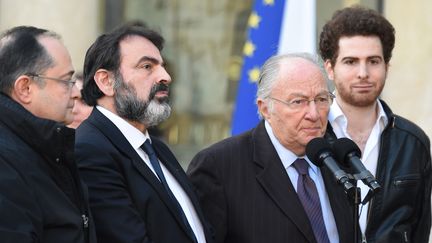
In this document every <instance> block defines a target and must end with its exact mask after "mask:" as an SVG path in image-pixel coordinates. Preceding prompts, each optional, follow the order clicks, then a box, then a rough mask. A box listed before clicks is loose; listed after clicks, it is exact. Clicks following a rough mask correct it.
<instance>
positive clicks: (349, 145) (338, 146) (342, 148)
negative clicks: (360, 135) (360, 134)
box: [333, 138, 361, 165]
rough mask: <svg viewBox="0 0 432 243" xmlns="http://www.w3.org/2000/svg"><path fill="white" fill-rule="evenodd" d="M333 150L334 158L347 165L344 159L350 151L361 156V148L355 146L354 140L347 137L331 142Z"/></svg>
mask: <svg viewBox="0 0 432 243" xmlns="http://www.w3.org/2000/svg"><path fill="white" fill-rule="evenodd" d="M333 152H334V155H335V158H336V160H337V161H339V162H340V163H343V164H344V165H348V160H347V159H346V156H347V155H348V154H350V153H353V152H354V154H355V155H356V156H357V157H359V158H361V150H360V148H359V147H358V146H357V144H356V143H354V141H352V140H351V139H349V138H339V139H337V140H336V141H335V143H334V144H333Z"/></svg>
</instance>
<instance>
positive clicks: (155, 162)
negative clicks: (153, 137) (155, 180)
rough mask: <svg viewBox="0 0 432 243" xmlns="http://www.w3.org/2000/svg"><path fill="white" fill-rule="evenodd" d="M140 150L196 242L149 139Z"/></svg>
mask: <svg viewBox="0 0 432 243" xmlns="http://www.w3.org/2000/svg"><path fill="white" fill-rule="evenodd" d="M141 149H143V150H144V152H146V153H147V155H148V157H149V159H150V163H151V165H152V166H153V169H154V170H155V172H156V174H157V176H158V177H159V180H160V181H161V183H162V184H163V186H164V187H165V189H166V191H167V194H168V196H169V197H170V198H171V200H172V202H173V203H174V204H175V205H176V207H177V210H178V212H179V214H180V216H181V218H182V220H183V223H184V224H185V225H186V228H187V229H188V231H189V232H188V233H189V235H190V236H191V237H192V238H193V239H194V242H197V239H196V237H195V234H194V233H193V230H192V228H191V227H190V225H189V222H188V220H187V218H186V215H185V214H184V212H183V209H182V207H181V206H180V204H179V202H178V201H177V199H176V197H175V196H174V194H173V193H172V191H171V190H170V188H169V186H168V183H167V181H166V179H165V176H164V174H163V172H162V168H161V166H160V164H159V160H158V158H157V156H156V153H155V151H154V149H153V146H152V145H151V143H150V140H149V139H147V140H146V141H145V142H144V143H143V145H141Z"/></svg>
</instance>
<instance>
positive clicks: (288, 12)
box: [231, 0, 315, 135]
mask: <svg viewBox="0 0 432 243" xmlns="http://www.w3.org/2000/svg"><path fill="white" fill-rule="evenodd" d="M248 28H249V30H248V37H247V40H246V43H245V46H244V49H243V53H244V59H243V68H242V72H241V79H240V82H239V87H238V89H237V90H238V91H237V97H236V103H235V106H234V112H233V116H232V125H231V129H232V130H231V133H232V134H233V135H236V134H239V133H242V132H244V131H247V130H249V129H251V128H253V127H255V126H256V125H257V124H258V122H259V116H258V111H257V107H256V104H255V95H256V90H257V85H256V84H257V81H258V77H259V74H260V68H261V66H262V65H263V64H264V62H265V61H266V60H267V59H268V58H269V57H271V56H272V55H275V54H278V53H288V52H293V51H304V52H311V53H314V52H315V51H314V50H315V33H314V32H315V0H256V1H255V4H254V6H253V10H252V13H251V15H250V17H249V21H248Z"/></svg>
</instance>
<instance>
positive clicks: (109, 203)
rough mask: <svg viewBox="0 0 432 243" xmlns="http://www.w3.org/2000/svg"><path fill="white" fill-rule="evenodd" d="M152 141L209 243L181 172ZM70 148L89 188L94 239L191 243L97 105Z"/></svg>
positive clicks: (135, 156) (163, 196) (156, 183)
mask: <svg viewBox="0 0 432 243" xmlns="http://www.w3.org/2000/svg"><path fill="white" fill-rule="evenodd" d="M151 139H152V143H153V147H154V149H155V151H156V153H157V155H158V158H159V160H160V161H161V162H162V163H164V165H165V166H166V167H167V169H168V170H169V171H170V172H171V173H172V175H173V176H174V177H175V178H176V179H177V181H178V182H179V184H180V185H181V186H182V187H183V189H184V191H185V192H186V193H187V195H188V196H189V198H190V200H191V202H192V204H193V205H194V206H195V209H196V211H197V214H198V216H199V217H200V219H201V222H202V224H203V227H204V231H205V232H204V233H205V234H206V237H207V242H212V241H211V239H210V237H209V231H208V228H207V226H206V222H205V221H204V219H203V217H202V216H203V214H202V211H201V209H200V207H199V205H198V199H197V198H196V196H195V194H194V192H193V191H192V190H191V185H190V184H189V182H188V178H187V176H186V174H185V173H184V171H183V169H182V168H181V166H180V165H179V163H178V161H177V160H176V158H175V157H174V155H173V154H172V153H171V151H170V150H169V149H168V147H167V146H166V145H164V144H163V143H162V142H161V141H159V140H158V139H156V138H154V137H151ZM75 152H76V157H77V162H78V167H79V170H80V173H81V175H82V177H83V179H84V181H85V182H86V184H87V185H88V188H89V194H90V207H91V210H92V214H93V215H94V218H95V224H96V233H97V237H98V242H103V243H104V242H116V243H122V242H124V243H131V242H157V243H173V242H180V243H182V242H188V243H189V242H193V240H192V239H191V238H190V236H188V234H187V231H186V228H185V225H184V224H183V223H182V220H181V217H180V215H179V214H178V212H177V211H176V207H175V205H174V204H173V203H172V201H171V200H170V198H169V196H168V194H167V193H166V191H165V189H164V187H163V185H162V184H161V183H160V182H159V180H158V179H157V178H156V176H155V175H154V174H153V172H152V171H151V170H150V169H149V168H148V167H147V165H146V164H145V162H144V161H142V159H141V158H140V157H139V155H138V154H137V153H136V151H135V150H134V149H133V147H132V146H131V145H130V144H129V142H128V141H127V140H126V138H125V137H124V136H123V134H122V133H121V132H120V130H119V129H118V128H117V127H116V126H115V125H114V124H113V123H112V122H111V121H110V120H109V119H108V118H107V117H105V116H104V115H103V114H102V113H101V112H100V111H98V110H97V109H93V112H92V113H91V115H90V117H89V118H88V119H87V120H86V121H84V122H83V123H82V124H81V126H80V127H79V128H78V129H77V132H76V144H75Z"/></svg>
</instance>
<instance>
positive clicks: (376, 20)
mask: <svg viewBox="0 0 432 243" xmlns="http://www.w3.org/2000/svg"><path fill="white" fill-rule="evenodd" d="M356 35H362V36H378V37H379V38H380V40H381V44H382V47H383V55H384V61H385V63H388V62H389V61H390V59H391V56H392V51H393V47H394V43H395V29H394V27H393V26H392V24H390V22H389V21H388V20H387V19H386V18H384V17H383V16H382V15H381V14H380V13H378V12H376V11H375V10H372V9H367V8H363V7H360V6H354V7H348V8H344V9H341V10H338V11H336V12H335V13H334V14H333V17H332V19H331V20H330V21H328V22H327V23H326V24H325V25H324V27H323V30H322V32H321V35H320V40H319V51H320V55H321V57H322V59H323V60H330V62H331V64H332V65H333V66H334V64H335V63H336V59H337V57H338V55H339V39H340V38H341V37H352V36H356Z"/></svg>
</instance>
